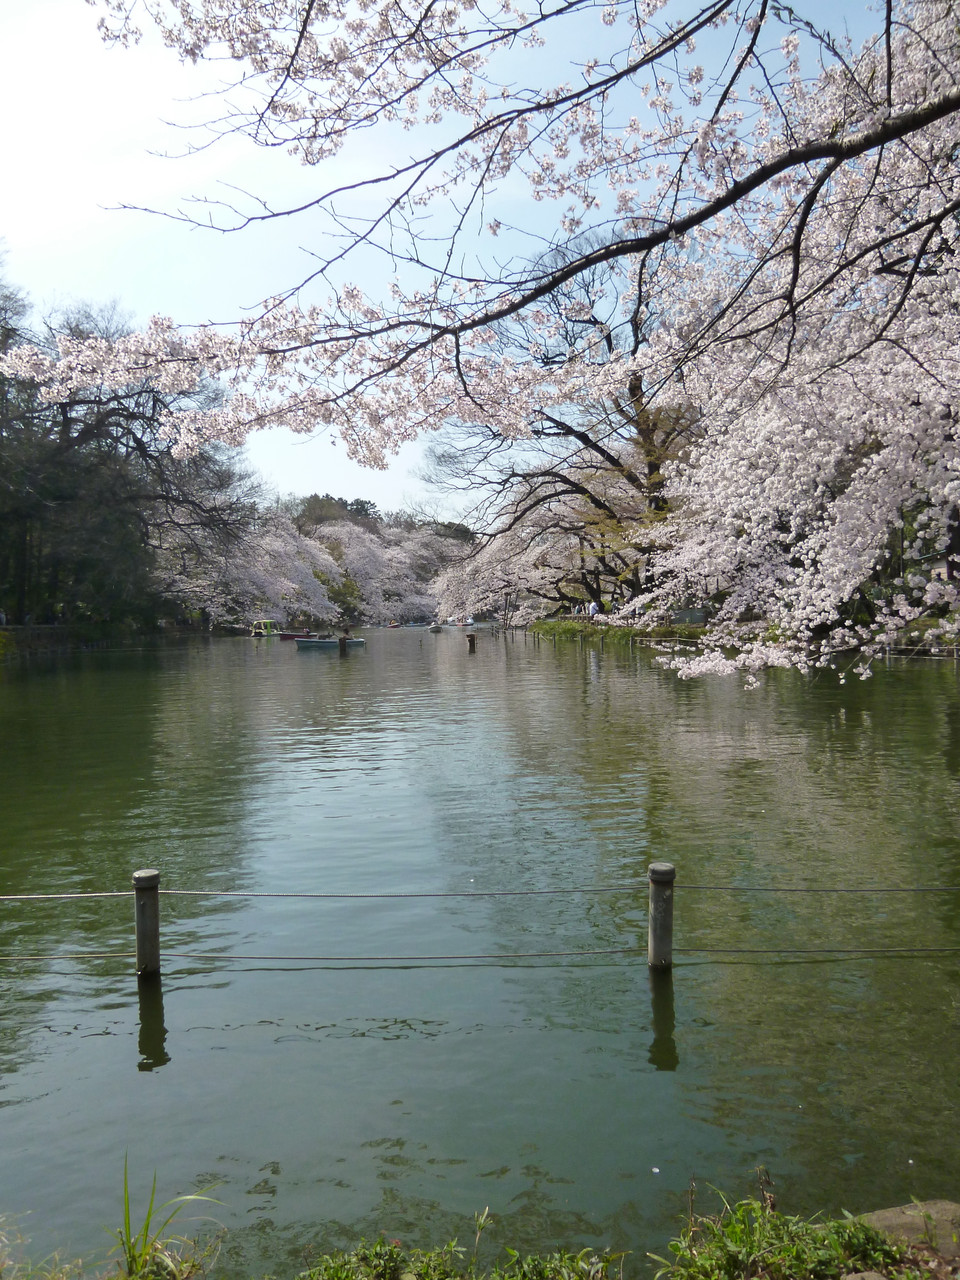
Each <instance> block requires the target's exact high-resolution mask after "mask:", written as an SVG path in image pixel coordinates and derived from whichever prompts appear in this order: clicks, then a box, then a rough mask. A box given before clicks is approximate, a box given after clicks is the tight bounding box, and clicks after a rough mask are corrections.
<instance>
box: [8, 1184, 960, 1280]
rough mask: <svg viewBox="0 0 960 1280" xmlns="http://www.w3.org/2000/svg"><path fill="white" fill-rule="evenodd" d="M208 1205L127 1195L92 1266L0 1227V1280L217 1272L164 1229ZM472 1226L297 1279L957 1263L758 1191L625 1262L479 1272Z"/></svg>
mask: <svg viewBox="0 0 960 1280" xmlns="http://www.w3.org/2000/svg"><path fill="white" fill-rule="evenodd" d="M205 1199H206V1197H202V1196H201V1197H197V1196H184V1197H180V1198H178V1199H177V1200H174V1201H170V1202H168V1203H167V1204H165V1205H162V1206H160V1207H159V1209H157V1210H156V1212H154V1206H153V1198H152V1197H151V1201H150V1206H149V1208H148V1211H147V1216H146V1220H145V1222H144V1223H143V1224H142V1225H141V1226H140V1227H138V1228H135V1227H134V1225H133V1223H132V1222H131V1218H130V1206H129V1201H128V1200H127V1197H126V1195H125V1196H124V1224H123V1226H122V1227H120V1228H118V1229H117V1230H116V1231H114V1232H113V1233H112V1234H113V1235H114V1236H115V1239H116V1241H117V1244H116V1247H115V1249H114V1251H113V1254H112V1256H111V1258H110V1260H108V1261H107V1262H106V1263H105V1264H101V1265H100V1266H94V1267H89V1266H87V1265H86V1264H84V1263H83V1262H82V1261H76V1262H71V1263H69V1264H64V1263H62V1262H60V1261H57V1260H54V1261H52V1262H47V1263H44V1264H40V1265H35V1264H31V1263H29V1262H26V1261H24V1260H23V1259H22V1258H21V1257H19V1256H18V1251H17V1248H16V1241H15V1240H11V1239H10V1238H9V1237H8V1236H5V1235H4V1234H3V1233H2V1231H0V1276H2V1277H3V1280H80V1277H83V1276H94V1277H106V1276H120V1277H126V1278H127V1280H196V1277H200V1276H206V1275H208V1274H209V1275H211V1276H215V1275H216V1270H217V1268H216V1261H217V1253H218V1244H219V1241H218V1239H217V1238H216V1237H208V1238H207V1239H205V1240H190V1239H187V1238H185V1237H183V1236H179V1235H177V1234H175V1233H174V1232H173V1231H172V1229H171V1228H172V1224H173V1221H174V1219H175V1218H176V1217H177V1215H178V1214H179V1212H180V1209H181V1208H183V1207H186V1206H188V1205H192V1204H193V1203H194V1202H196V1201H198V1200H205ZM475 1224H476V1235H475V1238H474V1239H473V1240H472V1241H470V1242H469V1244H468V1245H467V1246H464V1245H462V1244H460V1243H458V1242H457V1241H456V1240H453V1241H451V1242H449V1243H448V1244H445V1245H442V1246H440V1247H437V1248H434V1249H427V1250H421V1249H406V1248H404V1246H403V1245H402V1243H401V1242H400V1241H399V1240H386V1239H382V1238H381V1239H379V1240H376V1241H374V1242H373V1243H368V1242H366V1241H362V1242H361V1243H360V1244H359V1245H357V1247H356V1248H354V1249H353V1250H350V1251H343V1252H337V1253H331V1254H326V1255H324V1256H323V1257H321V1258H320V1259H319V1260H318V1261H317V1262H316V1263H315V1265H314V1266H312V1267H310V1268H309V1269H308V1270H306V1271H302V1272H300V1273H299V1276H298V1277H296V1280H622V1277H623V1274H624V1271H625V1269H626V1270H628V1271H630V1272H634V1273H635V1272H637V1271H643V1272H645V1273H647V1274H649V1273H650V1272H651V1271H653V1272H655V1280H842V1277H844V1276H849V1275H852V1274H855V1273H858V1272H872V1273H875V1274H877V1275H879V1276H882V1277H887V1278H888V1280H921V1278H922V1280H957V1276H958V1274H960V1263H958V1261H957V1260H956V1259H953V1260H952V1261H950V1260H948V1259H946V1258H945V1257H943V1256H942V1255H941V1254H939V1253H938V1252H937V1250H936V1249H935V1248H934V1247H933V1244H932V1242H930V1241H929V1240H921V1241H920V1242H919V1243H916V1244H910V1245H905V1244H900V1243H896V1242H894V1241H893V1240H892V1239H890V1238H889V1237H887V1236H885V1235H884V1234H883V1233H882V1232H880V1231H878V1230H877V1229H876V1228H874V1227H873V1226H870V1225H868V1224H867V1223H866V1222H863V1221H861V1220H860V1219H856V1218H852V1217H849V1216H847V1217H844V1218H843V1219H840V1220H836V1221H821V1220H820V1219H818V1218H814V1219H811V1220H807V1219H801V1218H796V1217H791V1216H789V1215H787V1214H783V1213H779V1212H777V1210H776V1209H775V1208H774V1206H773V1200H772V1197H771V1196H770V1195H769V1193H768V1192H767V1191H766V1190H764V1188H763V1187H761V1193H760V1196H759V1197H758V1198H751V1199H747V1200H743V1201H740V1202H739V1203H737V1204H729V1203H727V1202H726V1201H724V1202H723V1207H722V1210H721V1212H720V1213H718V1214H714V1215H709V1216H701V1215H695V1214H691V1216H690V1219H689V1221H688V1223H687V1225H686V1227H685V1228H684V1229H683V1231H682V1232H681V1234H680V1235H679V1236H678V1237H677V1239H675V1240H674V1241H672V1242H671V1244H670V1247H669V1255H670V1256H669V1257H658V1256H656V1255H653V1254H648V1255H645V1256H641V1257H637V1258H633V1259H632V1260H631V1259H630V1256H629V1255H624V1254H611V1253H609V1252H600V1253H598V1252H595V1251H593V1250H589V1249H584V1250H582V1251H581V1252H579V1253H571V1252H569V1251H566V1250H562V1249H558V1250H556V1251H555V1252H552V1253H543V1254H534V1255H527V1256H522V1255H521V1254H519V1253H518V1252H517V1251H516V1250H514V1249H511V1248H509V1247H508V1246H504V1247H503V1248H502V1249H501V1251H500V1252H501V1254H502V1257H501V1258H498V1259H497V1260H496V1261H495V1262H494V1263H493V1264H492V1265H488V1266H487V1267H486V1268H485V1269H482V1268H481V1267H480V1264H479V1262H478V1254H479V1246H480V1237H481V1235H482V1233H483V1232H484V1231H485V1230H486V1229H487V1228H488V1227H490V1226H491V1225H492V1219H491V1218H490V1215H489V1213H488V1211H487V1210H484V1212H483V1213H482V1214H478V1215H477V1216H476V1219H475ZM2 1226H3V1222H2V1220H0V1228H2ZM271 1280H274V1278H273V1277H271ZM281 1280H286V1278H284V1277H281ZM289 1280H295V1278H294V1277H293V1276H291V1277H290V1278H289Z"/></svg>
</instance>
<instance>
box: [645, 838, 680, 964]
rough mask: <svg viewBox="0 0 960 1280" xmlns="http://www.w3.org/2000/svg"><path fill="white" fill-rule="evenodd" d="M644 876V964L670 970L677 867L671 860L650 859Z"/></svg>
mask: <svg viewBox="0 0 960 1280" xmlns="http://www.w3.org/2000/svg"><path fill="white" fill-rule="evenodd" d="M647 876H648V878H649V880H650V905H649V910H648V913H647V964H648V965H649V966H650V967H651V969H669V968H671V966H672V965H673V882H674V880H676V878H677V869H676V867H675V866H674V865H673V863H672V862H651V863H650V866H649V867H648V869H647Z"/></svg>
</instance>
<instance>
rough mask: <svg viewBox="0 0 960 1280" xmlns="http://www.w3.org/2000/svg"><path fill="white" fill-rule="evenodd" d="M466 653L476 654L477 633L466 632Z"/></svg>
mask: <svg viewBox="0 0 960 1280" xmlns="http://www.w3.org/2000/svg"><path fill="white" fill-rule="evenodd" d="M467 652H468V653H476V652H477V633H476V632H475V631H468V632H467Z"/></svg>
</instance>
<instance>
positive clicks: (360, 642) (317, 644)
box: [295, 636, 367, 650]
mask: <svg viewBox="0 0 960 1280" xmlns="http://www.w3.org/2000/svg"><path fill="white" fill-rule="evenodd" d="M295 638H296V641H297V648H298V649H334V650H338V649H339V648H340V642H341V641H345V643H346V646H347V648H348V649H362V648H363V646H364V645H365V644H366V643H367V642H366V640H364V638H363V636H296V637H295Z"/></svg>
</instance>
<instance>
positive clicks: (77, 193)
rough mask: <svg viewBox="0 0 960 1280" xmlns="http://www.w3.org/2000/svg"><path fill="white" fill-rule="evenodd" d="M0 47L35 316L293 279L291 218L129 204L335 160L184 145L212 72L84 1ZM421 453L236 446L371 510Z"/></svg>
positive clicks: (29, 19)
mask: <svg viewBox="0 0 960 1280" xmlns="http://www.w3.org/2000/svg"><path fill="white" fill-rule="evenodd" d="M804 11H805V12H806V13H807V14H808V16H810V17H811V18H813V19H814V20H817V19H819V20H822V21H826V22H827V23H828V24H829V25H831V26H832V27H833V28H834V29H835V30H836V29H837V28H839V29H840V30H842V29H843V28H844V27H846V26H848V25H852V26H853V28H854V34H855V35H856V36H857V38H858V39H859V38H862V35H864V34H866V29H867V24H868V23H869V24H870V25H871V26H872V25H873V24H874V22H875V15H871V16H869V17H868V16H867V7H866V6H864V5H863V4H862V3H860V2H859V0H854V2H851V0H840V2H839V3H836V2H834V3H829V0H807V2H806V4H805V5H804ZM857 28H860V30H859V31H858V30H857ZM0 51H2V65H3V73H2V76H0V111H2V118H3V122H4V125H3V131H2V135H0V251H2V252H3V253H4V260H3V263H2V267H0V269H2V272H3V275H4V276H5V279H6V281H7V283H9V284H12V285H15V286H17V287H18V288H19V289H21V290H22V291H23V292H25V293H26V294H27V295H28V296H29V298H30V299H31V301H32V302H33V304H34V316H33V318H34V321H35V322H37V321H39V320H41V319H42V317H43V316H44V315H46V314H50V313H51V312H52V311H54V310H56V309H57V308H58V307H60V306H63V305H65V304H70V303H72V302H89V303H94V304H99V303H105V302H110V301H114V300H115V301H116V302H117V303H118V304H119V306H120V307H121V309H122V310H123V311H124V312H126V313H128V314H129V316H130V319H131V321H132V323H133V324H134V325H138V324H142V323H143V322H145V321H146V320H147V319H148V318H149V317H150V316H151V315H157V314H159V315H166V316H170V317H172V318H173V319H174V320H175V321H176V322H178V323H180V324H184V325H191V324H198V323H204V322H214V323H218V322H230V321H234V320H236V319H237V318H238V316H240V315H242V314H243V313H244V312H245V311H246V310H249V309H252V308H255V307H256V306H257V304H258V303H259V302H260V301H261V300H262V299H263V298H264V297H267V296H270V295H273V294H276V293H278V292H280V291H282V290H284V289H286V288H288V287H290V286H291V285H295V284H296V283H298V282H299V281H300V280H302V279H303V278H304V276H306V275H307V274H309V272H310V259H309V258H308V257H307V256H306V255H305V250H306V249H309V248H317V246H316V245H313V246H309V245H302V244H301V242H300V241H299V239H298V237H299V236H301V235H302V234H304V229H303V228H301V227H299V226H298V225H294V224H293V223H289V224H287V223H284V224H282V225H280V226H278V225H273V224H271V225H270V226H269V227H268V228H266V229H259V230H254V231H252V232H248V231H245V232H243V233H242V234H241V235H224V234H222V233H221V232H217V231H213V230H209V229H201V228H198V227H196V226H190V225H187V224H186V223H184V222H180V221H176V220H174V219H172V218H170V217H163V216H161V215H160V214H158V213H156V212H141V211H139V208H142V209H149V210H167V211H171V212H175V211H176V210H178V209H184V208H187V209H190V208H191V206H190V204H189V201H190V198H191V197H198V196H199V197H214V198H215V197H216V196H217V195H218V194H219V193H222V195H223V196H224V198H229V196H230V194H231V192H232V191H233V190H235V189H237V188H240V189H242V190H245V191H251V192H254V193H267V194H268V195H269V197H270V200H271V202H272V203H273V204H274V205H278V204H285V203H287V204H297V203H301V202H303V201H304V200H306V199H308V198H311V197H313V196H315V195H316V194H317V190H318V187H319V186H320V185H321V182H322V186H323V187H329V186H332V185H336V184H337V182H338V181H340V180H342V178H343V173H342V170H344V169H345V167H346V166H348V165H349V164H350V163H351V161H350V157H349V156H347V155H345V156H344V157H343V158H340V159H338V160H337V161H335V162H327V163H326V164H325V165H324V166H323V169H322V172H319V171H311V170H309V169H306V168H304V167H302V166H301V165H300V164H299V163H298V162H297V161H296V160H295V159H294V158H293V157H291V156H289V155H288V154H286V153H285V152H284V151H282V150H275V151H265V150H263V149H260V148H255V147H253V146H252V144H249V143H247V142H246V141H245V140H244V139H242V138H231V139H229V140H228V141H226V142H220V143H218V144H217V145H215V146H213V147H208V148H206V149H201V150H193V151H192V153H191V151H190V141H191V137H192V135H191V134H190V133H189V132H188V131H185V130H184V128H183V127H182V126H183V124H184V122H185V121H189V120H191V119H193V120H198V119H200V118H202V117H203V115H204V109H203V107H202V106H199V107H198V105H197V103H196V101H195V100H196V99H197V97H198V95H199V94H201V93H203V92H204V91H207V92H209V91H210V90H211V89H213V88H214V87H215V86H216V84H217V72H216V70H215V69H213V68H210V67H201V68H195V67H191V66H183V65H181V64H180V63H179V62H178V60H177V59H176V58H175V56H174V55H173V54H172V53H171V52H170V51H168V50H166V49H165V48H163V47H162V45H161V44H160V42H159V40H158V39H157V38H156V37H155V36H154V37H152V38H151V37H150V36H149V34H148V36H147V39H146V40H145V42H144V43H142V44H141V45H139V46H137V47H134V48H131V49H123V48H119V47H108V46H105V45H104V44H103V42H102V41H101V39H100V37H99V35H98V32H97V12H96V11H95V10H94V9H92V8H91V7H90V6H89V5H88V4H85V3H84V0H5V2H4V0H0ZM171 121H175V122H177V124H178V125H179V126H181V127H175V126H174V125H173V124H171V123H170V122H171ZM371 145H373V142H372V141H371V143H368V144H367V146H368V147H369V146H371ZM120 205H128V206H130V205H132V206H138V207H139V208H138V209H129V208H128V209H123V208H120V207H119V206H120ZM199 209H200V206H197V205H193V206H192V211H193V212H197V211H198V210H199ZM278 231H279V232H280V233H281V234H278ZM283 233H285V234H283ZM358 283H361V284H363V283H364V282H363V281H362V280H361V281H358ZM422 453H423V450H422V446H421V445H408V446H405V447H404V449H403V450H402V451H401V453H400V455H399V456H398V458H397V459H396V461H395V462H394V464H393V465H392V466H391V468H390V469H389V471H387V472H375V471H370V470H368V469H365V468H362V467H360V466H358V465H357V464H354V463H352V462H351V461H350V460H349V459H348V458H347V457H346V455H345V451H344V448H343V444H342V442H337V444H334V443H333V441H332V439H331V438H330V437H329V436H326V437H318V438H304V437H295V436H293V435H292V434H291V433H289V432H286V431H272V432H259V433H255V434H254V435H252V436H251V437H250V441H249V444H248V446H247V456H248V458H249V460H250V462H251V463H252V465H253V466H254V467H255V468H256V469H257V470H258V471H259V472H260V473H261V475H262V476H263V477H264V479H265V480H266V481H267V482H268V484H269V485H270V487H272V488H273V489H275V490H276V491H277V492H278V493H280V494H288V493H296V494H309V493H313V492H318V493H325V492H329V493H332V494H334V495H335V496H341V497H345V498H357V497H360V498H367V499H370V500H372V501H374V502H376V504H377V505H378V506H379V507H380V509H381V510H384V511H387V510H396V509H398V508H400V507H410V506H417V505H422V504H424V503H427V504H428V505H431V506H434V507H435V506H436V501H437V500H436V497H435V495H432V494H431V493H430V491H429V490H428V489H427V488H426V487H425V486H424V485H423V484H422V482H421V481H420V480H419V479H418V477H417V475H416V471H417V470H418V469H419V468H420V467H421V466H422ZM447 510H448V512H449V513H450V514H453V513H454V511H453V508H451V507H448V508H447Z"/></svg>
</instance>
